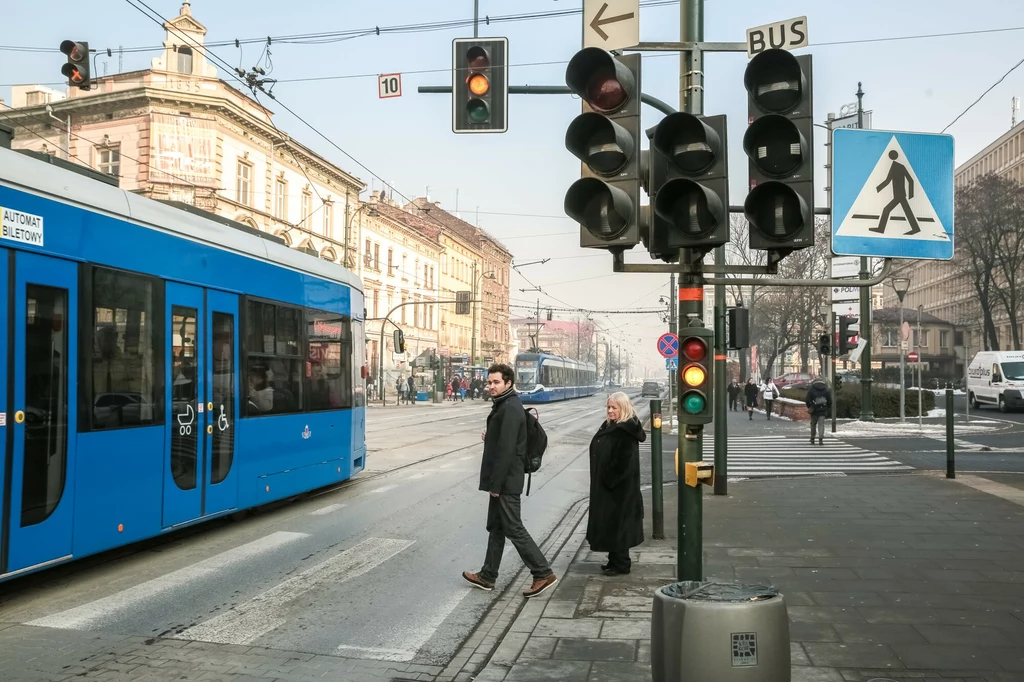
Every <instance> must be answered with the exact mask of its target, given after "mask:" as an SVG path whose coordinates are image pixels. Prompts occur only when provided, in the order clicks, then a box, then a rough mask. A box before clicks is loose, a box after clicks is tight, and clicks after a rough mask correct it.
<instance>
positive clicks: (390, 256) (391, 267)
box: [388, 249, 395, 277]
mask: <svg viewBox="0 0 1024 682" xmlns="http://www.w3.org/2000/svg"><path fill="white" fill-rule="evenodd" d="M394 268H395V250H394V249H388V277H394V276H395V271H394Z"/></svg>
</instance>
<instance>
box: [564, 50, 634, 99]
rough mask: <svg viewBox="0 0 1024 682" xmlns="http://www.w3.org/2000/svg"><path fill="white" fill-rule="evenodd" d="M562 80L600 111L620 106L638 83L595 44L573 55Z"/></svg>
mask: <svg viewBox="0 0 1024 682" xmlns="http://www.w3.org/2000/svg"><path fill="white" fill-rule="evenodd" d="M565 84H566V85H568V86H569V89H570V90H572V91H573V92H574V93H576V94H577V95H579V96H580V97H582V98H583V100H584V101H586V103H587V104H589V105H590V107H591V108H592V109H593V110H594V111H597V112H600V113H602V114H612V113H615V112H617V111H619V110H620V109H622V108H623V107H624V106H626V104H628V103H629V101H630V99H631V98H632V97H633V96H634V94H636V90H637V88H638V87H639V84H638V83H637V82H636V79H635V78H634V76H633V73H632V72H631V71H630V70H629V68H628V67H626V66H625V65H624V64H623V63H622V62H621V61H620V60H618V59H615V58H614V57H612V55H611V53H609V52H606V51H604V50H602V49H601V48H599V47H585V48H583V49H582V50H580V51H579V52H577V53H576V54H575V55H573V58H572V59H571V60H569V65H568V66H567V67H566V70H565Z"/></svg>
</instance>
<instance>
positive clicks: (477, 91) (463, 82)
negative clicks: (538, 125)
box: [452, 38, 508, 133]
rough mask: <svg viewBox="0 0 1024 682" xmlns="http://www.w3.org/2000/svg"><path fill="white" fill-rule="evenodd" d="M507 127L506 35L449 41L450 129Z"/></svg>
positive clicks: (499, 129) (466, 130)
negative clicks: (450, 54)
mask: <svg viewBox="0 0 1024 682" xmlns="http://www.w3.org/2000/svg"><path fill="white" fill-rule="evenodd" d="M507 130H508V38H456V39H455V40H453V41H452V132H453V133H503V132H505V131H507Z"/></svg>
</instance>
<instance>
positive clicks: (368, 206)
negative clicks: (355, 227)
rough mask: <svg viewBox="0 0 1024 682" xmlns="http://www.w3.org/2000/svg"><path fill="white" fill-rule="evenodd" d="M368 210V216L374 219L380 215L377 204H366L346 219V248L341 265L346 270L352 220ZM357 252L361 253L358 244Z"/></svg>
mask: <svg viewBox="0 0 1024 682" xmlns="http://www.w3.org/2000/svg"><path fill="white" fill-rule="evenodd" d="M367 209H369V212H368V213H367V214H366V215H368V216H370V217H374V216H376V215H378V213H377V205H376V204H371V203H365V204H362V205H360V206H359V208H357V209H356V210H354V211H352V212H351V213H349V214H348V216H346V217H345V246H344V249H343V255H342V257H341V263H342V266H343V267H346V268H347V267H348V241H349V232H350V230H351V229H352V220H354V219H355V217H356V215H358V214H359V213H362V212H363V211H365V210H367ZM356 252H357V253H358V252H359V248H358V244H357V247H356Z"/></svg>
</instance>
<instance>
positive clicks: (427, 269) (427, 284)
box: [423, 263, 432, 289]
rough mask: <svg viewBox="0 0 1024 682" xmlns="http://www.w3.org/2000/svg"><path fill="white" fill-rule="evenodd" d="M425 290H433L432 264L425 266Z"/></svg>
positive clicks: (425, 264)
mask: <svg viewBox="0 0 1024 682" xmlns="http://www.w3.org/2000/svg"><path fill="white" fill-rule="evenodd" d="M423 288H424V289H430V288H432V286H431V284H430V264H428V263H424V264H423Z"/></svg>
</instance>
